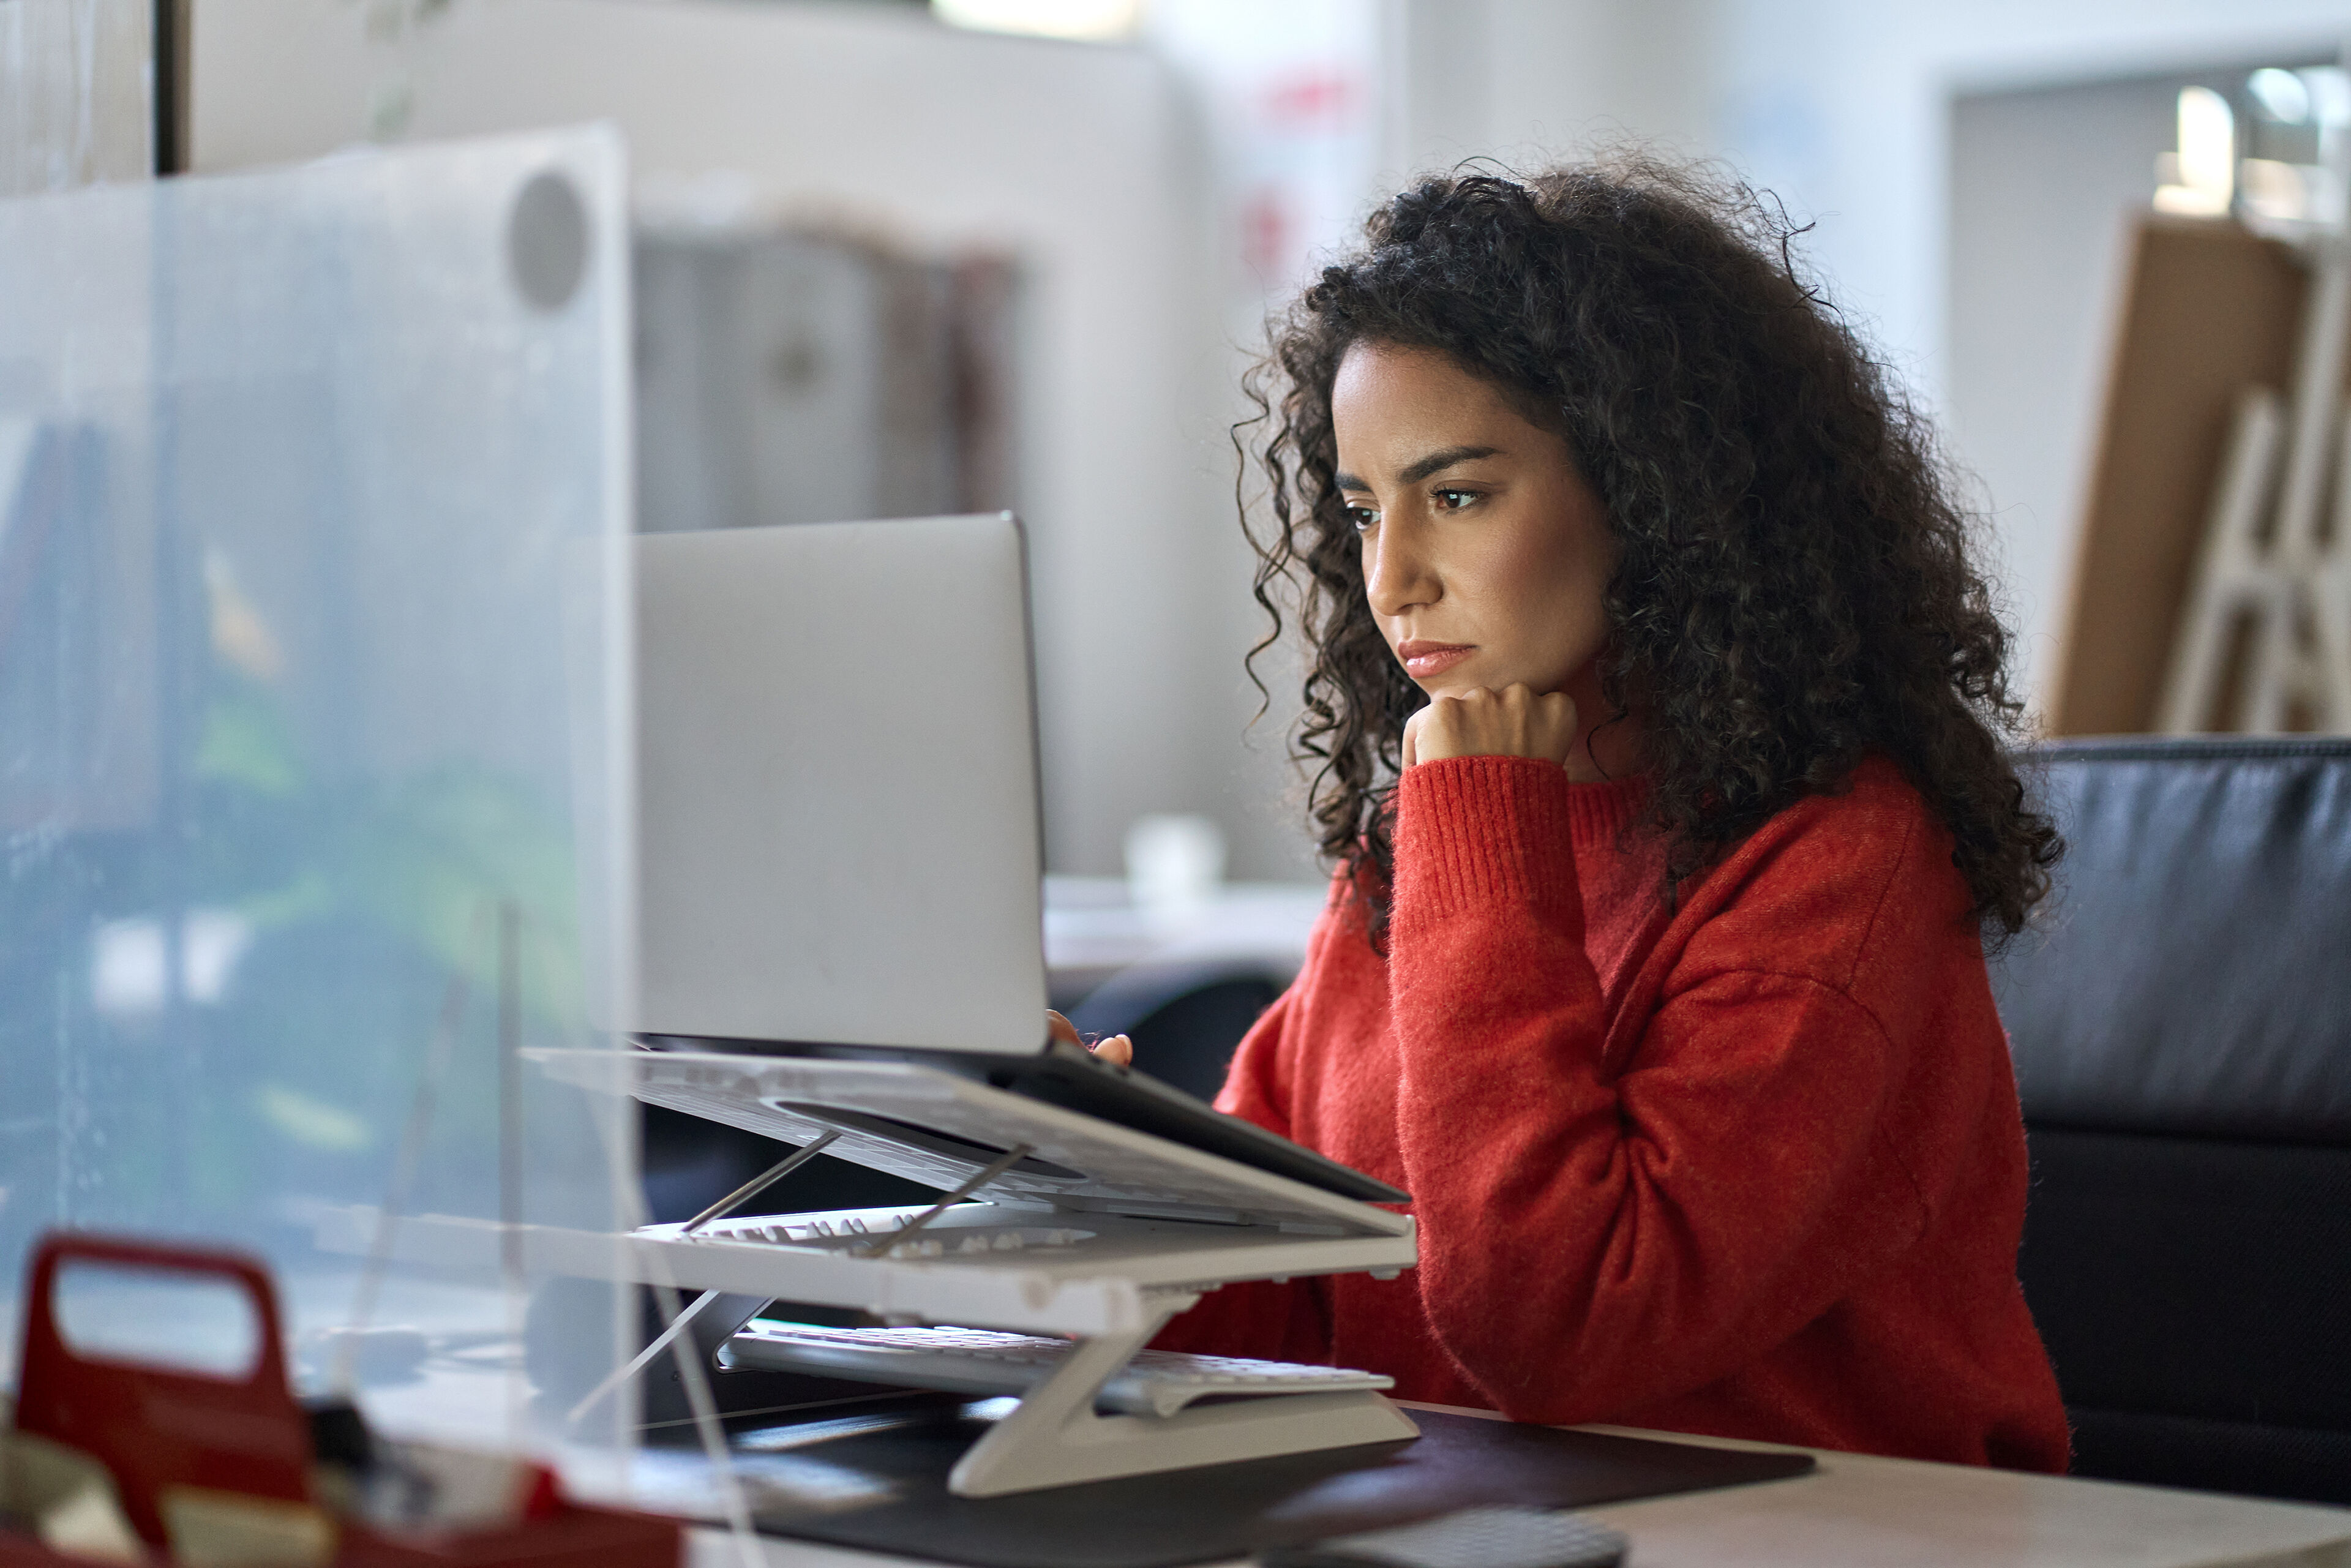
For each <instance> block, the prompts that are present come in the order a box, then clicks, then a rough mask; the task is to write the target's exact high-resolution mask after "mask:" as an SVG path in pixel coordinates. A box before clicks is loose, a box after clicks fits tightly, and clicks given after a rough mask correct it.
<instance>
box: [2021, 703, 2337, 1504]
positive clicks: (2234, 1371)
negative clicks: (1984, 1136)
mask: <svg viewBox="0 0 2351 1568" xmlns="http://www.w3.org/2000/svg"><path fill="white" fill-rule="evenodd" d="M2033 759H2034V766H2035V767H2036V768H2038V769H2040V770H2041V773H2042V778H2043V785H2044V787H2045V790H2046V797H2045V798H2046V799H2047V800H2048V801H2049V803H2050V805H2051V807H2052V808H2053V810H2054V811H2055V812H2056V815H2057V817H2058V820H2059V821H2060V823H2061V825H2062V827H2063V829H2064V833H2065V836H2066V839H2067V841H2068V842H2069V844H2070V846H2071V847H2070V850H2069V852H2068V853H2067V856H2066V859H2065V862H2064V867H2063V869H2062V871H2061V873H2060V878H2059V882H2060V895H2059V898H2058V900H2057V901H2056V902H2055V904H2054V906H2053V908H2052V909H2051V910H2050V911H2049V912H2048V915H2047V916H2046V918H2045V920H2044V921H2043V923H2041V924H2042V926H2043V928H2042V929H2036V930H2035V931H2034V932H2031V933H2028V934H2027V935H2025V936H2022V937H2020V938H2019V939H2018V940H2017V942H2016V943H2015V944H2014V945H2013V946H2011V949H2010V950H2009V952H2008V953H2007V954H2006V955H2005V956H2003V957H2001V959H1999V960H1998V961H1996V962H1995V964H1994V966H1993V984H1994V988H1995V990H1996V992H1997V994H1998V996H1999V998H2000V1007H2001V1018H2002V1019H2003V1021H2004V1022H2005V1023H2006V1025H2007V1027H2008V1030H2009V1032H2010V1041H2011V1049H2012V1051H2014V1054H2015V1060H2016V1068H2017V1081H2018V1087H2019V1090H2020V1092H2021V1093H2022V1097H2023V1103H2024V1116H2025V1123H2026V1128H2027V1132H2028V1134H2029V1137H2030V1140H2031V1144H2032V1169H2033V1185H2032V1195H2031V1197H2030V1199H2029V1201H2028V1204H2027V1207H2026V1213H2025V1234H2024V1246H2023V1250H2022V1255H2021V1256H2020V1258H2019V1260H2018V1268H2019V1271H2020V1273H2021V1274H2022V1278H2023V1281H2024V1291H2025V1296H2026V1299H2027V1301H2029V1302H2030V1303H2031V1305H2032V1312H2033V1317H2034V1319H2035V1321H2036V1322H2038V1323H2039V1324H2040V1326H2041V1332H2042V1335H2043V1339H2044V1340H2045V1341H2046V1342H2047V1343H2048V1345H2049V1352H2050V1355H2051V1358H2052V1359H2053V1361H2054V1363H2055V1364H2056V1369H2057V1380H2058V1383H2059V1385H2061V1386H2062V1387H2063V1389H2064V1395H2065V1402H2066V1406H2067V1409H2068V1410H2069V1412H2070V1413H2071V1415H2072V1417H2073V1422H2074V1469H2075V1472H2076V1473H2077V1474H2081V1475H2086V1476H2099V1477H2105V1478H2108V1479H2116V1480H2134V1481H2146V1482H2154V1483H2159V1484H2166V1485H2173V1486H2187V1487H2200V1488H2208V1489H2211V1490H2222V1491H2236V1492H2250V1493H2254V1494H2258V1495H2262V1496H2269V1497H2281V1498H2298V1499H2305V1500H2314V1501H2325V1502H2337V1503H2346V1502H2351V740H2332V739H2329V740H2321V739H2306V740H2305V739H2292V738H2280V739H2274V740H2253V739H2228V740H2217V739H2216V740H2188V741H2161V740H2143V741H2142V740H2124V741H2087V742H2068V743H2064V744H2058V745H2052V746H2048V747H2042V748H2040V749H2039V750H2038V751H2037V752H2035V753H2034V754H2033Z"/></svg>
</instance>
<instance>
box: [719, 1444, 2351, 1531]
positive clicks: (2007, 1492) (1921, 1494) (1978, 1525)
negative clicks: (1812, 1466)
mask: <svg viewBox="0 0 2351 1568" xmlns="http://www.w3.org/2000/svg"><path fill="white" fill-rule="evenodd" d="M1426 1408H1429V1409H1444V1408H1447V1406H1426ZM1460 1414H1463V1415H1482V1414H1484V1412H1480V1411H1462V1412H1460ZM1592 1430H1594V1431H1602V1432H1616V1431H1622V1432H1626V1433H1627V1434H1628V1435H1630V1436H1635V1437H1664V1438H1667V1439H1669V1440H1672V1441H1677V1442H1719V1445H1720V1446H1721V1447H1725V1448H1750V1447H1758V1446H1763V1445H1753V1444H1741V1443H1734V1442H1729V1441H1723V1440H1720V1439H1712V1438H1690V1437H1683V1436H1681V1435H1679V1434H1677V1433H1671V1432H1656V1433H1651V1432H1633V1431H1631V1429H1630V1428H1625V1427H1593V1428H1592ZM1816 1458H1818V1460H1819V1468H1818V1469H1816V1470H1814V1471H1813V1473H1812V1474H1810V1475H1807V1476H1800V1477H1798V1478H1796V1479H1792V1480H1783V1481H1767V1482H1763V1483H1761V1484H1760V1485H1757V1486H1747V1487H1733V1488H1729V1489H1726V1490H1721V1491H1710V1492H1692V1493H1687V1494H1685V1495H1683V1496H1679V1497H1666V1498H1656V1499H1652V1500H1648V1501H1646V1502H1628V1503H1618V1504H1614V1505H1611V1506H1609V1507H1605V1508H1595V1509H1592V1510H1590V1511H1589V1513H1590V1515H1591V1517H1593V1518H1595V1519H1599V1520H1602V1521H1605V1522H1607V1523H1609V1524H1612V1525H1614V1526H1615V1527H1616V1528H1617V1529H1619V1530H1622V1531H1625V1532H1626V1533H1627V1534H1629V1535H1630V1536H1632V1538H1633V1552H1632V1556H1631V1558H1630V1559H1629V1563H1630V1568H1714V1565H1716V1564H1729V1563H1737V1564H1740V1568H1782V1565H1785V1568H1799V1565H1801V1568H1847V1565H1853V1568H1860V1565H1862V1564H1867V1565H1869V1568H1878V1565H1880V1564H1884V1563H1936V1564H1938V1568H2222V1565H2224V1564H2225V1565H2226V1568H2265V1565H2268V1564H2278V1565H2280V1568H2284V1565H2287V1564H2291V1565H2292V1568H2338V1565H2339V1568H2351V1509H2338V1508H2322V1507H2318V1506H2316V1505H2314V1504H2307V1503H2289V1502H2269V1501H2265V1500H2261V1499H2257V1498H2240V1497H2224V1496H2221V1495H2219V1494H2217V1493H2211V1492H2191V1491H2171V1490H2163V1489H2160V1488H2156V1487H2136V1486H2122V1485H2117V1484H2116V1483H2114V1482H2110V1481H2090V1480H2073V1479H2061V1478H2058V1477H2053V1476H2027V1475H2018V1474H2015V1473H2014V1472H2012V1471H2007V1470H1988V1469H1975V1468H1973V1467H1971V1466H1965V1465H1937V1464H1928V1463H1925V1462H1922V1461H1919V1460H1916V1459H1886V1458H1875V1457H1873V1456H1870V1455H1865V1454H1840V1453H1830V1452H1819V1453H1817V1455H1816ZM760 1545H761V1546H762V1548H763V1549H764V1553H763V1554H764V1556H765V1559H766V1563H767V1564H768V1565H771V1568H880V1565H882V1564H885V1563H887V1564H896V1563H901V1562H902V1561H904V1560H901V1559H896V1558H883V1557H876V1556H872V1555H870V1554H868V1553H865V1552H847V1551H842V1550H841V1549H839V1548H835V1547H826V1546H818V1545H813V1544H810V1543H806V1542H793V1541H781V1540H778V1539H775V1538H773V1537H764V1538H762V1540H761V1542H760ZM692 1568H752V1565H749V1564H746V1563H744V1561H743V1559H742V1557H741V1556H740V1555H739V1554H738V1553H737V1552H736V1550H735V1547H734V1543H733V1542H731V1541H730V1540H729V1539H728V1538H727V1536H726V1532H725V1531H714V1530H699V1531H695V1540H694V1552H693V1557H692Z"/></svg>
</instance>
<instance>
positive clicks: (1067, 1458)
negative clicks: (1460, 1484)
mask: <svg viewBox="0 0 2351 1568" xmlns="http://www.w3.org/2000/svg"><path fill="white" fill-rule="evenodd" d="M1193 1299H1194V1298H1192V1297H1191V1296H1189V1295H1186V1296H1185V1297H1183V1298H1181V1299H1180V1300H1178V1301H1172V1302H1169V1303H1167V1304H1166V1305H1165V1308H1164V1309H1163V1310H1161V1311H1159V1312H1156V1313H1155V1314H1154V1315H1153V1316H1152V1318H1151V1319H1150V1322H1149V1323H1148V1325H1147V1326H1146V1327H1144V1329H1143V1331H1142V1332H1141V1333H1124V1334H1107V1335H1103V1336H1102V1337H1100V1338H1095V1339H1083V1340H1080V1341H1078V1342H1077V1343H1076V1344H1075V1345H1074V1346H1073V1347H1071V1352H1070V1354H1069V1355H1068V1356H1067V1357H1065V1358H1064V1359H1063V1360H1062V1362H1061V1365H1059V1366H1057V1367H1055V1368H1054V1369H1053V1372H1052V1374H1051V1375H1050V1376H1048V1377H1047V1378H1046V1379H1045V1380H1044V1381H1043V1382H1041V1383H1040V1384H1038V1385H1036V1386H1035V1387H1033V1388H1031V1389H1029V1392H1028V1394H1027V1395H1026V1396H1024V1397H1023V1398H1022V1399H1021V1401H1020V1404H1019V1406H1018V1407H1017V1408H1015V1409H1014V1410H1013V1411H1012V1412H1011V1414H1009V1415H1008V1416H1004V1417H1003V1418H1001V1419H1000V1420H998V1422H997V1423H996V1425H995V1426H994V1427H990V1428H989V1429H988V1431H987V1435H986V1436H984V1437H981V1438H980V1439H979V1441H978V1442H977V1443H974V1444H973V1445H972V1446H971V1448H969V1449H968V1450H967V1451H966V1452H965V1454H964V1456H963V1458H961V1459H960V1460H958V1461H956V1467H955V1469H953V1470H951V1471H950V1472H948V1475H947V1490H949V1491H951V1492H953V1493H955V1494H956V1496H958V1497H1002V1496H1004V1495H1005V1494H1007V1493H1009V1492H1023V1491H1036V1490H1041V1489H1043V1488H1046V1487H1058V1486H1069V1485H1071V1484H1072V1483H1074V1482H1078V1481H1092V1480H1107V1479H1111V1478H1112V1477H1114V1476H1134V1475H1148V1474H1152V1473H1154V1472H1156V1471H1159V1470H1180V1469H1190V1468H1192V1467H1194V1466H1196V1465H1219V1464H1229V1463H1236V1462H1238V1461H1240V1460H1244V1459H1262V1458H1270V1457H1271V1456H1273V1455H1276V1454H1302V1453H1311V1452H1315V1451H1317V1450H1320V1449H1322V1448H1353V1447H1356V1446H1357V1445H1360V1444H1365V1443H1394V1442H1403V1441H1405V1440H1407V1439H1409V1438H1412V1437H1418V1436H1419V1435H1420V1429H1419V1428H1418V1427H1415V1426H1414V1425H1413V1424H1412V1422H1411V1420H1410V1418H1409V1417H1407V1416H1405V1413H1404V1412H1403V1411H1401V1410H1399V1409H1397V1408H1396V1407H1395V1406H1394V1405H1391V1404H1389V1403H1388V1401H1387V1400H1385V1399H1384V1398H1382V1397H1381V1396H1379V1395H1377V1394H1375V1393H1373V1392H1372V1391H1370V1390H1368V1389H1352V1390H1348V1391H1345V1392H1342V1393H1334V1394H1273V1395H1261V1396H1253V1397H1250V1398H1245V1399H1234V1400H1229V1401H1227V1402H1225V1403H1223V1404H1217V1405H1196V1406H1193V1407H1191V1408H1190V1409H1187V1410H1184V1411H1181V1412H1179V1413H1178V1414H1176V1415H1174V1416H1103V1415H1099V1414H1097V1413H1096V1411H1095V1409H1094V1401H1095V1398H1096V1397H1097V1396H1099V1395H1100V1394H1101V1392H1102V1385H1104V1384H1106V1383H1108V1382H1109V1381H1110V1380H1111V1379H1112V1378H1113V1377H1115V1376H1117V1375H1118V1374H1119V1372H1120V1370H1121V1369H1123V1367H1124V1366H1125V1365H1126V1364H1127V1363H1128V1362H1129V1361H1131V1360H1133V1359H1134V1353H1135V1352H1136V1351H1138V1350H1141V1349H1142V1348H1143V1347H1144V1345H1146V1344H1148V1343H1151V1336H1152V1335H1154V1334H1155V1333H1158V1332H1159V1330H1160V1327H1161V1325H1163V1324H1164V1323H1165V1322H1166V1321H1167V1320H1168V1319H1169V1318H1171V1317H1173V1316H1175V1312H1177V1311H1179V1310H1180V1309H1181V1308H1182V1307H1184V1306H1188V1305H1190V1304H1191V1301H1192V1300H1193Z"/></svg>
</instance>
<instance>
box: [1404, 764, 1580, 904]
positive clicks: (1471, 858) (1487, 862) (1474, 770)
mask: <svg viewBox="0 0 2351 1568" xmlns="http://www.w3.org/2000/svg"><path fill="white" fill-rule="evenodd" d="M1573 792H1574V791H1573V786H1571V785H1570V784H1569V783H1568V780H1567V770H1566V769H1565V768H1562V767H1560V765H1559V764H1558V763H1556V762H1545V761H1541V760H1539V759H1536V758H1526V757H1448V758H1446V759H1445V760H1443V761H1442V762H1424V763H1421V764H1419V765H1418V766H1417V767H1414V768H1405V773H1404V779H1403V781H1402V783H1401V785H1400V787H1399V788H1398V789H1397V790H1396V866H1395V921H1396V923H1397V924H1398V925H1418V924H1420V923H1422V922H1425V921H1431V920H1442V919H1444V918H1446V917H1447V916H1448V915H1457V914H1459V913H1460V912H1462V911H1463V910H1466V909H1472V908H1477V907H1479V906H1481V905H1489V904H1495V903H1508V904H1520V905H1543V904H1555V903H1559V902H1562V901H1566V902H1568V903H1570V904H1573V906H1574V907H1575V908H1576V910H1577V912H1578V913H1579V914H1580V913H1581V910H1582V902H1581V898H1580V895H1579V894H1578V893H1577V890H1576V884H1575V855H1574V851H1573V847H1572V841H1571V840H1572V834H1573V830H1574V827H1575V825H1576V824H1575V821H1574V819H1575V818H1576V817H1577V816H1579V815H1583V814H1584V812H1580V811H1579V810H1577V807H1578V806H1579V805H1584V804H1585V803H1583V802H1576V801H1573V800H1571V796H1572V795H1573ZM1593 809H1600V810H1605V809H1606V804H1605V803H1604V802H1592V803H1590V805H1589V806H1586V810H1587V811H1588V810H1593Z"/></svg>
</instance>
